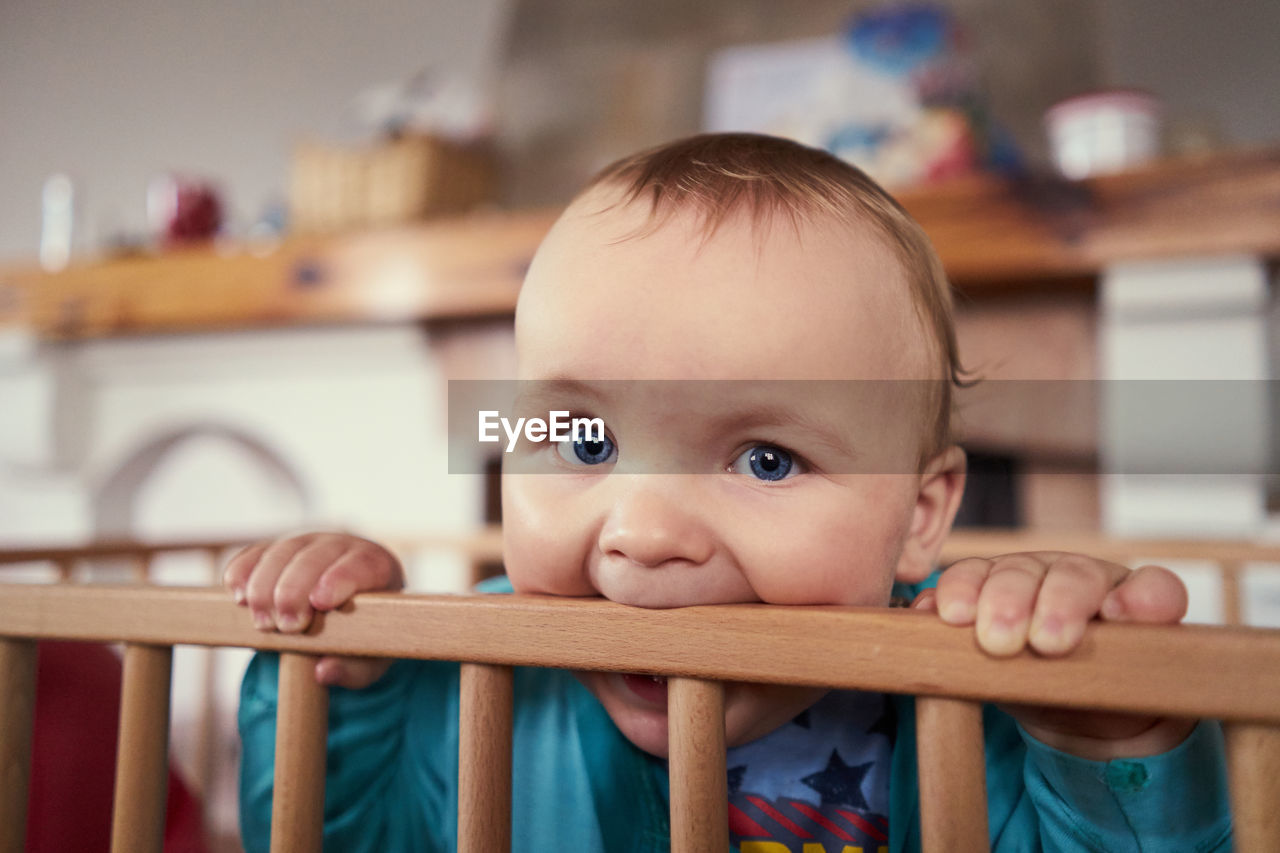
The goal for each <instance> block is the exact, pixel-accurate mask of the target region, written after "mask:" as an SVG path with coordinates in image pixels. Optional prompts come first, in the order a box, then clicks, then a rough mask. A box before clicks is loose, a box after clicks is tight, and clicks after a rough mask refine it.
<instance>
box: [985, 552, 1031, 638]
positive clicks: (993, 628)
mask: <svg viewBox="0 0 1280 853" xmlns="http://www.w3.org/2000/svg"><path fill="white" fill-rule="evenodd" d="M1046 568H1047V567H1046V565H1045V563H1044V562H1043V561H1042V560H1039V559H1036V558H1035V557H1034V556H1032V555H1030V554H1011V555H1008V556H1004V557H999V558H997V559H996V560H995V561H994V562H993V564H992V566H991V572H990V574H988V575H987V582H986V584H984V585H983V587H982V593H981V595H980V596H979V598H978V618H977V635H978V645H979V646H981V647H982V648H983V649H984V650H985V651H986V652H987V653H989V654H993V655H997V656H1001V657H1004V656H1008V655H1015V654H1017V653H1018V652H1020V651H1022V649H1023V648H1024V647H1025V646H1026V644H1027V630H1028V627H1029V625H1030V622H1031V611H1032V607H1033V606H1034V603H1035V600H1036V594H1037V593H1038V592H1039V590H1040V582H1041V581H1042V580H1043V579H1044V575H1045V571H1046Z"/></svg>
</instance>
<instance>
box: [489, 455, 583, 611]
mask: <svg viewBox="0 0 1280 853" xmlns="http://www.w3.org/2000/svg"><path fill="white" fill-rule="evenodd" d="M563 479H564V478H562V477H561V476H560V475H557V474H525V475H513V476H506V477H504V478H503V482H502V539H503V547H502V550H503V562H504V564H505V567H506V571H507V575H508V577H509V578H510V579H511V585H512V587H514V588H515V591H516V592H521V593H541V594H547V595H573V596H580V595H593V594H594V590H592V589H591V588H590V586H589V585H588V584H587V581H586V577H587V573H586V570H585V563H584V561H585V559H586V557H587V554H588V553H589V550H588V548H589V546H590V544H591V543H592V541H593V540H592V539H591V537H590V534H589V529H588V527H587V525H586V523H585V519H584V517H583V514H582V513H581V512H577V511H575V509H574V507H573V506H572V500H571V499H570V498H569V496H568V495H567V494H566V493H565V486H566V483H564V482H562V480H563Z"/></svg>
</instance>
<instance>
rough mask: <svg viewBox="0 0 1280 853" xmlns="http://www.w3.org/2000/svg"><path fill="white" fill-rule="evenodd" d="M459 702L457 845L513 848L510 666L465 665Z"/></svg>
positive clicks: (463, 852) (467, 849)
mask: <svg viewBox="0 0 1280 853" xmlns="http://www.w3.org/2000/svg"><path fill="white" fill-rule="evenodd" d="M459 690H460V695H459V705H458V717H459V719H458V850H459V853H494V851H502V853H506V851H508V850H510V849H511V736H512V735H511V725H512V695H513V682H512V669H511V667H509V666H494V665H490V664H478V663H464V664H462V672H461V684H460V688H459Z"/></svg>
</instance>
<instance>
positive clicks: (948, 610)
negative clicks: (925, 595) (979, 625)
mask: <svg viewBox="0 0 1280 853" xmlns="http://www.w3.org/2000/svg"><path fill="white" fill-rule="evenodd" d="M938 615H939V616H941V617H942V621H943V622H950V623H951V624H953V625H968V624H969V623H970V622H972V621H973V616H974V608H973V604H972V603H971V602H968V601H960V600H957V599H954V598H951V599H947V600H946V601H941V602H939V603H938Z"/></svg>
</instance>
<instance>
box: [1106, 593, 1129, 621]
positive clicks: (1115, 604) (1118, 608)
mask: <svg viewBox="0 0 1280 853" xmlns="http://www.w3.org/2000/svg"><path fill="white" fill-rule="evenodd" d="M1101 613H1102V618H1103V619H1110V620H1115V619H1122V618H1124V605H1123V604H1121V603H1120V599H1118V598H1116V597H1114V596H1109V597H1107V598H1104V599H1102V608H1101Z"/></svg>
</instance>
